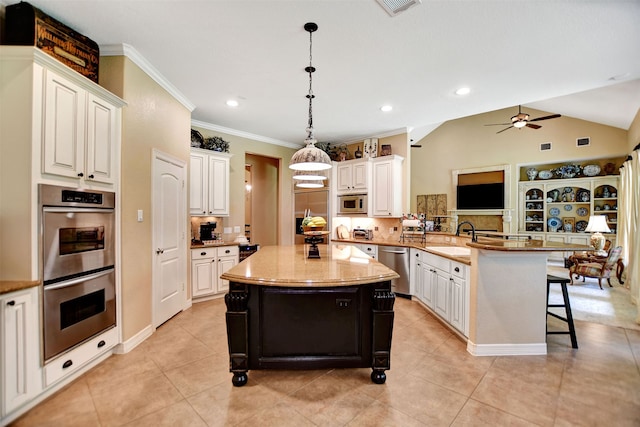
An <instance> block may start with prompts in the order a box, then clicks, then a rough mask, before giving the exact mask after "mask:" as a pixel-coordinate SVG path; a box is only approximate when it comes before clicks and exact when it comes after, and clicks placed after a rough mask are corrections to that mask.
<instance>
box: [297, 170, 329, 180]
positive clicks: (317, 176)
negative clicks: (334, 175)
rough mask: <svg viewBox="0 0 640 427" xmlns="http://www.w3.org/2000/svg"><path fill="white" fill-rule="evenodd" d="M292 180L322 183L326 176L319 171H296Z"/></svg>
mask: <svg viewBox="0 0 640 427" xmlns="http://www.w3.org/2000/svg"><path fill="white" fill-rule="evenodd" d="M293 179H295V180H297V181H324V180H326V179H327V176H326V175H324V174H323V173H322V172H321V171H296V173H295V174H294V175H293Z"/></svg>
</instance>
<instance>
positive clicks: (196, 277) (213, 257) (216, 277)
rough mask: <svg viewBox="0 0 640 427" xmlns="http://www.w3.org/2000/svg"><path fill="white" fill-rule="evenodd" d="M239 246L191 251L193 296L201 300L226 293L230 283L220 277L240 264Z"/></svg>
mask: <svg viewBox="0 0 640 427" xmlns="http://www.w3.org/2000/svg"><path fill="white" fill-rule="evenodd" d="M238 255H239V251H238V247H237V246H220V247H217V248H214V247H208V248H201V249H191V296H192V297H193V298H199V297H204V296H209V295H214V294H218V293H221V292H225V291H227V290H228V289H229V281H228V280H223V279H221V278H220V275H222V274H223V273H225V272H226V271H228V270H229V269H230V268H231V267H233V266H234V265H236V264H238Z"/></svg>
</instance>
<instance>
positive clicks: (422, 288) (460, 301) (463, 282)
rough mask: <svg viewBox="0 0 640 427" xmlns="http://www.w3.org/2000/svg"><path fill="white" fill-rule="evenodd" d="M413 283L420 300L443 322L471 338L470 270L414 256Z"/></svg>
mask: <svg viewBox="0 0 640 427" xmlns="http://www.w3.org/2000/svg"><path fill="white" fill-rule="evenodd" d="M412 261H413V266H412V268H411V273H412V276H413V277H412V281H413V282H414V284H415V296H416V297H418V299H420V300H421V301H422V302H423V303H424V304H425V305H426V306H427V307H429V308H430V309H431V310H433V312H434V313H435V314H437V315H438V316H439V317H440V318H442V320H444V321H445V322H447V323H449V324H450V325H451V326H453V327H454V328H456V329H457V330H458V331H460V332H461V333H462V334H463V335H465V336H468V334H469V266H468V265H465V264H462V263H459V262H457V261H453V260H450V259H448V258H445V257H441V256H438V255H433V254H430V253H427V252H424V251H420V250H415V251H414V252H412Z"/></svg>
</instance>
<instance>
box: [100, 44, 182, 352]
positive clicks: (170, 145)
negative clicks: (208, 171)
mask: <svg viewBox="0 0 640 427" xmlns="http://www.w3.org/2000/svg"><path fill="white" fill-rule="evenodd" d="M100 84H101V85H102V86H104V87H105V88H107V89H108V90H110V91H111V92H113V93H115V94H116V95H118V96H120V97H121V98H123V99H124V100H125V101H126V102H127V104H128V105H127V106H125V107H124V108H123V110H122V156H121V170H120V174H121V186H120V203H121V208H120V212H121V232H122V236H124V237H123V238H122V261H121V266H120V271H121V277H122V282H121V285H122V286H121V302H122V306H121V309H122V338H123V340H124V341H126V340H128V339H130V338H132V337H133V336H134V335H135V334H137V333H138V332H140V331H142V330H143V329H144V328H146V327H148V326H149V325H151V324H152V312H151V310H152V287H151V284H152V283H151V273H152V261H153V256H152V254H153V249H152V247H151V244H152V228H151V225H152V224H151V188H152V185H151V165H152V150H153V149H157V150H160V151H161V152H163V153H166V154H169V155H171V156H174V157H176V158H178V159H180V160H183V161H184V162H185V167H188V165H189V142H190V137H189V135H190V127H191V113H190V111H189V110H188V109H187V108H186V107H184V106H183V105H182V104H181V103H179V102H178V101H177V100H176V99H175V98H174V97H173V96H171V95H170V94H169V93H168V92H167V91H165V90H164V89H163V88H162V87H161V86H160V85H158V84H157V83H156V82H155V81H153V80H152V79H151V78H150V77H149V76H148V75H147V74H146V73H145V72H143V71H142V70H141V69H140V68H139V67H138V66H137V65H135V64H134V63H133V62H131V61H130V60H129V59H126V58H125V57H122V56H117V57H101V58H100ZM138 209H142V210H143V211H144V218H145V219H144V221H143V222H137V219H136V218H137V210H138ZM187 230H188V224H186V223H185V232H187ZM185 256H186V255H185ZM187 261H188V258H187Z"/></svg>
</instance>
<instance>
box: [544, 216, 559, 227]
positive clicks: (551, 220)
mask: <svg viewBox="0 0 640 427" xmlns="http://www.w3.org/2000/svg"><path fill="white" fill-rule="evenodd" d="M547 225H548V226H549V227H551V228H559V227H561V226H562V220H561V219H560V218H558V217H555V216H554V217H551V218H549V219H548V220H547Z"/></svg>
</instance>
